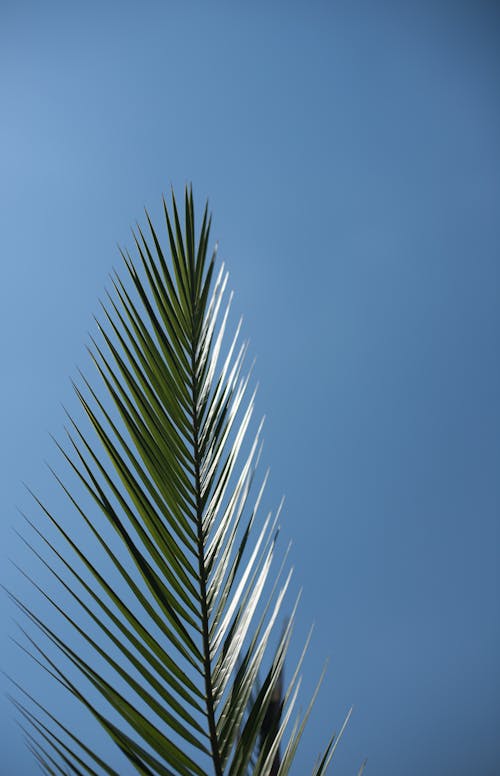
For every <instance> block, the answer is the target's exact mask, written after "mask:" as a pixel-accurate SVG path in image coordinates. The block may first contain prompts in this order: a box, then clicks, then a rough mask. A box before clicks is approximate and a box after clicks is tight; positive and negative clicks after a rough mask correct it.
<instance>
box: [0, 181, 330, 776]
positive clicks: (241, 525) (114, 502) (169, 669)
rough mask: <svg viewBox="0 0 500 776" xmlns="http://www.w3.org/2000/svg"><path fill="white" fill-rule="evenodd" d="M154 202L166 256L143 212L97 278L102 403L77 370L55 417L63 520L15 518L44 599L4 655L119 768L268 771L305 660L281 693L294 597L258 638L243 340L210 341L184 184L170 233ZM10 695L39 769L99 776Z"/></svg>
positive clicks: (253, 452)
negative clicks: (104, 743) (118, 268)
mask: <svg viewBox="0 0 500 776" xmlns="http://www.w3.org/2000/svg"><path fill="white" fill-rule="evenodd" d="M163 204H164V215H165V225H166V238H167V244H168V248H169V257H168V258H167V255H166V252H164V250H163V248H162V246H161V240H160V237H159V235H158V234H157V232H156V230H155V228H154V226H153V224H152V222H151V220H150V218H149V215H147V214H146V217H147V223H148V231H149V234H148V236H146V235H145V233H144V232H143V230H142V229H141V228H140V227H137V230H136V231H135V232H134V233H133V236H134V245H135V251H136V259H135V260H133V259H132V258H131V256H130V254H129V253H128V252H126V251H122V256H123V261H124V265H125V270H126V274H127V276H128V279H124V278H122V277H120V276H119V275H118V274H117V273H115V274H114V275H113V276H112V287H113V288H112V292H111V293H108V294H107V297H106V300H105V301H103V302H102V303H101V308H102V313H101V316H100V317H99V318H98V319H96V323H97V327H98V330H99V340H97V339H95V338H92V341H91V346H90V348H89V353H90V356H91V358H92V361H93V362H94V364H95V367H96V369H97V372H98V374H99V376H100V379H101V383H102V386H103V388H104V397H103V398H101V397H100V396H99V394H98V392H97V391H96V390H95V389H94V388H93V387H92V385H91V383H90V382H89V381H88V380H87V379H86V378H85V377H84V376H83V375H81V382H80V384H79V385H77V384H75V386H74V387H75V392H76V395H77V397H78V400H79V404H80V407H81V410H82V415H83V416H84V417H83V419H82V418H81V417H73V416H71V415H69V414H68V424H67V428H66V434H67V440H66V444H64V445H63V444H61V443H59V442H57V443H56V444H57V446H58V449H59V451H60V453H61V455H62V459H63V461H64V462H65V465H66V470H67V472H68V475H70V476H71V478H72V480H73V483H74V484H73V485H71V484H68V481H67V476H66V477H62V476H61V475H60V474H57V473H56V472H55V471H53V474H54V477H55V479H56V481H57V483H58V487H60V488H61V489H62V492H63V493H64V494H65V497H66V498H67V504H68V509H69V510H71V512H70V514H71V518H69V517H68V515H64V516H60V517H59V516H56V515H55V514H54V513H53V510H51V509H49V507H47V506H46V505H45V504H44V503H43V502H42V500H41V499H39V498H38V497H37V496H34V498H35V501H36V504H37V506H38V508H39V510H40V519H39V521H37V522H35V521H33V520H32V519H30V518H26V520H27V522H28V525H29V526H30V530H32V531H33V533H34V540H33V542H31V541H27V540H25V541H26V543H27V544H28V546H29V547H30V549H31V550H32V552H33V553H34V556H35V557H36V558H37V559H38V562H39V563H40V564H41V567H42V568H44V569H45V572H46V573H47V575H49V578H50V580H51V581H50V585H49V590H50V592H49V590H46V589H45V588H43V587H42V586H40V585H39V584H38V583H37V582H35V580H34V579H31V576H30V575H28V574H26V577H27V578H28V579H30V580H31V583H32V584H33V586H34V588H35V589H36V590H37V591H38V593H39V594H40V595H41V596H42V598H44V599H45V601H46V602H47V605H48V606H49V607H50V608H51V610H52V611H53V613H54V618H53V619H54V620H55V622H56V623H57V624H53V623H52V618H50V622H49V621H47V619H46V618H44V617H42V616H40V615H39V614H38V613H37V611H36V608H34V607H32V606H30V605H28V604H27V603H26V602H23V601H21V600H20V599H19V598H17V597H14V596H13V599H14V600H15V602H16V604H17V605H18V606H19V608H20V610H21V611H22V613H23V615H24V617H25V619H26V620H27V622H28V623H29V627H27V628H24V627H23V628H22V632H23V634H24V642H23V649H25V650H26V651H27V652H28V653H29V654H31V656H32V657H33V659H34V660H35V661H37V662H38V663H39V664H40V665H41V666H43V667H44V668H45V670H46V671H47V672H48V673H49V674H50V675H51V677H52V679H53V680H54V681H56V682H57V683H58V684H59V685H60V686H62V687H63V688H64V690H65V691H66V692H67V693H69V694H70V695H72V696H73V697H74V698H75V699H76V700H77V701H78V702H79V703H80V704H81V705H82V706H83V707H85V708H86V709H87V711H88V712H89V713H90V715H92V716H93V717H94V719H95V720H97V722H98V723H99V725H100V726H102V728H103V729H104V730H105V731H106V733H107V734H109V736H110V737H111V739H112V740H113V741H114V742H115V744H116V745H117V747H118V748H119V749H120V750H121V752H122V755H123V756H124V757H125V759H126V761H128V763H129V765H130V767H131V769H132V770H135V771H138V772H139V773H142V774H159V775H160V776H169V775H170V774H178V775H180V776H193V775H195V774H196V775H197V776H203V774H206V773H209V772H210V773H215V774H216V776H221V774H229V775H230V776H239V775H240V774H247V773H249V772H250V773H255V774H262V776H276V774H279V776H282V775H283V774H286V773H288V772H289V769H290V767H291V764H292V760H293V757H294V755H295V751H296V748H297V745H298V742H299V739H300V737H301V735H302V732H303V729H304V725H305V722H306V720H307V718H308V716H309V713H310V709H311V706H309V707H308V709H307V711H306V714H305V716H304V717H303V718H302V719H301V718H300V717H299V718H298V719H297V720H296V722H295V724H293V725H292V723H291V720H292V714H293V713H294V708H295V703H296V699H297V693H298V689H299V685H300V667H301V665H302V660H303V656H304V653H302V655H301V657H300V660H299V663H298V666H297V668H296V669H295V670H293V671H292V679H291V680H290V682H289V683H288V686H287V687H285V686H284V681H283V676H284V674H283V670H284V664H285V658H286V655H287V649H288V646H289V643H290V638H291V635H292V630H293V624H294V617H295V611H296V603H297V602H296V603H295V605H294V607H293V611H292V614H291V616H290V617H289V618H288V620H287V621H286V626H285V628H284V629H283V632H282V634H281V636H278V637H277V636H276V635H275V631H276V625H277V623H280V622H282V620H283V615H282V610H283V602H284V600H285V595H286V593H287V590H288V588H289V584H290V577H291V572H285V569H284V567H283V566H284V565H285V564H283V566H282V568H281V570H280V572H279V573H278V575H277V576H276V577H275V579H274V582H273V580H272V579H271V577H270V574H271V567H272V563H273V560H274V558H275V555H276V541H277V536H278V532H279V527H278V518H279V509H278V510H277V513H276V514H274V515H273V514H271V513H270V514H268V515H265V516H263V517H262V518H261V517H260V512H259V510H260V508H261V502H262V498H263V492H264V487H265V484H266V480H267V474H266V475H265V476H264V478H263V481H262V483H261V485H260V486H259V487H258V488H257V490H256V494H255V495H252V494H254V490H255V485H254V481H255V477H256V470H257V464H258V462H259V457H260V452H261V435H262V424H260V425H259V426H258V428H257V430H256V431H255V433H254V434H253V437H251V438H249V436H248V435H249V430H250V428H251V421H252V416H253V413H254V401H255V392H254V393H249V391H250V387H249V386H250V374H244V372H243V369H244V361H245V356H246V350H247V346H246V344H245V343H240V326H239V325H238V327H237V328H236V332H235V334H234V336H233V337H232V338H230V339H229V344H226V336H225V335H226V329H227V326H228V322H229V320H230V313H229V310H230V305H231V296H229V298H228V299H227V281H228V275H227V272H226V271H225V269H224V266H223V265H222V266H221V267H220V270H219V271H218V273H216V272H215V261H216V252H215V251H214V252H213V253H212V254H211V255H209V253H208V244H209V235H210V225H211V217H210V216H209V213H208V208H207V207H205V210H204V213H203V216H202V223H201V227H200V229H199V233H198V235H197V234H196V230H195V210H194V203H193V196H192V191H191V190H190V189H187V190H186V193H185V201H184V223H183V224H181V218H180V215H179V211H178V207H177V203H176V200H175V197H174V196H173V195H172V209H171V213H169V210H168V208H167V205H166V203H165V201H164V203H163ZM85 418H86V420H85ZM85 426H88V427H90V430H91V431H90V433H89V432H88V431H86V430H85ZM96 443H97V444H96ZM75 493H78V494H79V495H78V496H77V495H75ZM75 525H77V526H79V527H78V528H76V527H75ZM82 527H83V528H84V529H85V531H86V532H87V534H88V539H86V543H85V544H82V542H81V539H80V537H81V531H82ZM87 542H91V546H92V547H93V550H92V551H90V550H89V549H87V547H88V544H87ZM53 590H56V591H58V592H55V593H54V592H52V591H53ZM33 628H35V631H36V632H37V634H38V635H37V637H36V638H34V637H33ZM67 633H72V634H73V635H74V637H75V640H69V639H68V638H67V635H66V634H67ZM304 651H305V650H304ZM258 676H263V677H264V678H263V680H262V681H261V682H258ZM18 690H19V691H22V692H24V695H25V700H24V702H21V701H20V700H17V699H16V700H15V704H16V707H17V708H18V710H19V713H20V715H21V717H22V720H23V726H25V730H26V736H27V743H28V746H29V747H30V749H31V751H32V752H33V754H34V757H35V758H36V760H37V761H38V763H39V765H40V767H41V768H42V770H43V771H44V772H46V773H55V774H66V773H72V774H74V773H75V774H102V773H104V774H114V773H116V771H115V769H114V767H112V765H111V764H109V763H107V762H105V760H104V758H103V757H101V756H100V755H99V754H98V753H97V751H95V750H94V747H93V746H92V744H91V743H89V742H85V741H84V740H83V739H82V737H81V736H80V735H79V734H77V733H75V731H72V730H70V727H69V726H68V724H67V723H66V722H65V721H64V720H63V718H62V715H61V713H59V714H57V712H54V711H53V710H51V709H50V708H49V706H50V704H45V703H44V704H42V703H41V702H40V701H39V700H36V699H35V698H34V697H32V695H31V694H30V693H28V692H27V691H26V690H21V688H19V687H18ZM313 700H314V699H313ZM311 705H312V702H311ZM335 745H336V742H333V741H332V742H331V743H330V744H329V746H328V747H327V749H326V751H325V754H324V756H323V757H322V759H321V760H320V762H319V763H318V766H317V769H316V770H315V773H318V774H320V773H324V772H325V770H326V767H327V765H328V762H329V761H330V759H331V755H332V754H333V751H334V747H335Z"/></svg>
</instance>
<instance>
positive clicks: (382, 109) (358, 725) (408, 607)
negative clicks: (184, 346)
mask: <svg viewBox="0 0 500 776" xmlns="http://www.w3.org/2000/svg"><path fill="white" fill-rule="evenodd" d="M499 40H500V13H499V12H498V8H497V6H496V4H495V3H488V2H472V1H471V2H469V3H460V2H456V3H451V2H449V3H446V2H441V3H440V2H432V3H424V2H415V3H411V2H402V3H397V2H377V3H374V2H352V1H351V2H348V1H347V0H341V1H338V2H331V3H327V2H308V3H305V2H300V3H299V2H287V3H285V2H282V3H281V2H274V3H264V2H257V3H229V2H227V3H222V2H212V3H202V2H188V3H186V2H163V3H151V2H141V3H131V2H130V3H118V2H116V3H102V4H101V3H78V4H77V3H60V4H58V3H54V2H48V3H38V2H33V3H31V4H30V3H24V2H17V1H16V2H14V0H13V1H12V2H9V0H3V2H2V3H1V7H0V99H1V102H0V106H1V107H0V116H1V118H0V235H1V253H0V257H1V258H0V260H1V268H2V281H1V283H0V316H1V325H0V336H1V354H2V379H1V382H0V396H1V401H0V407H1V410H0V411H1V429H2V445H1V450H2V462H1V467H0V478H1V482H0V485H1V493H2V520H1V539H0V541H1V544H2V546H3V548H4V549H3V551H2V556H3V560H2V581H3V582H4V583H5V584H7V585H10V586H15V585H17V584H18V582H17V580H16V577H15V576H14V574H13V572H12V570H11V568H10V566H9V565H7V560H6V558H7V556H10V557H13V558H18V557H19V548H18V544H17V542H16V541H15V540H14V538H13V535H12V532H11V528H10V527H11V526H12V525H15V526H18V527H19V526H20V521H19V518H18V517H17V515H16V512H15V506H16V505H19V506H21V507H23V508H25V509H28V508H29V504H30V502H29V500H28V499H27V497H26V495H25V492H24V490H23V488H22V485H21V480H26V481H27V482H29V483H30V484H31V485H32V486H34V487H35V488H37V489H40V490H41V491H43V492H45V493H50V492H51V489H52V488H53V485H52V481H51V479H50V475H49V474H48V473H47V471H46V469H45V467H44V464H43V461H44V459H48V460H49V461H51V462H52V463H53V462H55V461H57V456H56V454H55V452H54V448H53V444H52V442H51V441H50V439H49V436H48V432H49V431H50V432H54V433H55V434H56V435H60V434H61V429H62V425H63V422H64V417H63V410H62V409H61V406H60V402H64V403H65V404H68V405H69V406H70V407H71V406H75V400H74V399H73V398H72V394H71V389H70V386H69V380H68V377H69V376H73V377H74V376H75V375H76V365H84V366H86V364H87V359H86V357H85V349H84V345H85V342H86V341H87V333H86V332H87V331H88V330H89V329H90V330H92V327H93V324H92V318H91V316H92V313H94V312H97V308H98V305H97V298H98V297H99V296H101V295H102V290H103V287H104V286H105V285H106V283H107V275H108V272H109V271H110V269H111V267H112V266H113V265H118V264H119V257H118V254H117V250H116V243H117V242H120V243H121V244H128V245H130V244H131V239H130V236H129V226H130V225H131V224H133V223H134V221H135V219H136V218H138V219H139V220H140V219H142V208H143V206H144V205H146V206H147V207H148V208H151V210H152V212H153V214H158V213H159V203H160V197H161V193H162V191H168V189H169V186H170V184H171V183H172V184H173V185H174V187H175V188H176V189H177V190H178V191H179V192H180V191H182V187H183V186H184V184H185V183H186V182H189V181H192V182H193V186H194V190H195V195H196V197H197V199H198V202H200V203H201V202H202V201H203V200H204V198H205V197H206V196H209V197H210V202H211V206H212V210H213V212H214V218H215V221H214V232H213V234H214V237H216V238H218V239H219V240H220V255H221V256H222V257H223V258H224V260H226V262H227V265H228V268H229V270H230V273H231V285H232V287H233V288H234V289H235V292H236V296H235V309H236V310H237V311H240V312H241V313H242V314H243V315H244V320H245V334H246V335H247V336H249V337H250V338H251V352H252V355H255V356H256V357H257V365H256V373H257V375H258V378H259V381H260V386H261V387H260V391H259V399H258V409H259V412H260V413H264V412H265V413H266V415H267V424H266V448H265V454H264V458H265V461H266V463H269V464H270V465H271V470H272V473H271V474H272V476H271V486H270V488H271V489H270V494H271V497H272V498H274V500H275V501H276V502H277V501H278V500H279V498H280V496H281V493H282V492H285V493H286V496H287V501H286V510H285V515H284V519H283V532H284V534H285V541H286V539H287V538H292V539H293V541H294V545H293V549H292V560H293V563H294V565H295V569H296V571H295V576H296V579H297V581H298V582H299V583H301V584H303V586H304V594H303V599H302V604H301V610H300V616H299V621H298V634H299V641H300V640H301V639H302V638H304V637H305V635H306V632H307V628H308V625H309V623H310V622H311V621H312V620H314V622H315V634H314V639H313V643H312V646H311V649H310V653H309V659H308V660H307V662H306V668H305V686H306V689H307V688H310V687H312V684H313V682H314V680H315V677H316V676H317V673H318V671H319V669H320V667H321V665H322V662H323V659H324V657H326V656H330V664H329V670H328V675H327V679H326V681H325V683H324V687H323V690H322V693H321V695H320V697H319V700H318V703H317V706H316V710H315V713H314V715H313V718H312V721H311V724H310V726H309V730H308V733H307V735H306V737H305V739H304V744H303V747H302V750H301V752H300V753H299V755H298V758H297V764H296V770H295V773H296V774H297V776H299V774H300V776H302V774H306V773H308V772H310V770H311V767H310V766H311V763H312V762H313V761H314V759H315V757H316V754H317V752H318V751H319V749H320V748H321V746H322V745H323V743H324V741H325V740H326V739H327V737H328V735H329V732H330V731H331V729H332V728H336V727H338V726H339V725H340V723H341V721H342V719H343V716H344V715H345V713H346V711H347V709H348V707H349V706H350V705H351V704H354V706H355V709H354V714H353V717H352V720H351V723H350V725H349V728H348V730H347V732H346V734H345V738H344V740H343V743H342V745H341V747H340V748H339V750H338V758H337V762H336V767H334V768H332V773H335V774H337V773H338V774H345V775H347V774H354V773H356V770H357V767H358V766H359V764H360V762H361V760H362V759H363V758H364V757H365V756H367V757H368V769H367V771H366V773H367V774H368V775H369V776H396V775H398V776H399V775H400V774H405V776H421V775H422V774H425V776H438V775H439V776H447V774H454V775H455V776H467V774H476V773H477V774H481V775H482V776H494V775H495V774H498V772H499V770H498V769H499V765H498V763H499V758H500V739H499V736H498V730H499V724H500V671H499V657H498V656H499V654H500V623H499V569H500V564H499V560H500V559H499V546H500V544H499V533H500V531H499V525H500V523H499V507H500V474H499V472H500V468H499V467H500V359H499V355H500V350H499V345H500V304H499V301H500V300H499V295H500V255H499V246H500V100H499V93H500V46H499ZM57 498H58V497H57V496H56V495H55V494H54V496H53V500H52V503H54V499H55V502H56V503H57ZM0 612H1V615H2V621H3V622H4V623H5V628H4V632H5V635H4V636H3V637H2V642H1V652H2V655H4V656H5V661H4V662H5V663H6V665H4V668H6V669H7V670H8V671H9V672H11V673H16V671H22V672H23V675H24V672H25V671H26V668H25V663H24V661H21V659H20V657H19V656H18V654H17V652H16V651H15V650H14V649H13V648H12V647H11V645H10V643H9V642H8V634H9V633H12V632H13V626H12V623H11V621H10V619H9V617H10V616H11V613H12V612H11V609H10V608H9V607H8V605H7V603H6V601H5V600H2V602H1V604H0ZM26 675H27V674H26ZM5 686H6V685H5ZM12 716H13V715H12V711H11V708H10V707H9V704H8V703H7V701H5V700H2V701H1V706H0V721H1V725H0V727H1V730H2V736H5V739H4V740H3V741H2V760H3V766H4V767H5V768H6V770H5V773H9V774H13V776H24V774H30V773H32V772H35V768H34V766H32V763H31V760H30V757H29V755H28V754H27V752H26V751H25V749H24V745H23V742H22V738H21V735H20V733H19V732H18V730H17V728H16V726H15V725H14V723H13V722H12Z"/></svg>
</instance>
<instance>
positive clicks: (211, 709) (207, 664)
mask: <svg viewBox="0 0 500 776" xmlns="http://www.w3.org/2000/svg"><path fill="white" fill-rule="evenodd" d="M193 340H195V338H193ZM196 351H197V343H196V342H194V341H193V348H192V351H191V377H192V415H193V432H194V433H193V456H194V470H195V472H194V479H195V502H196V528H197V550H198V570H199V576H200V599H201V629H202V640H203V667H204V675H205V694H206V703H207V717H208V725H209V732H210V745H211V749H212V759H213V765H214V770H215V775H216V776H223V771H222V761H221V755H220V751H219V739H218V736H217V727H216V722H215V705H214V695H213V689H212V663H211V659H210V638H209V622H208V605H207V576H208V575H207V570H206V568H205V542H204V536H203V504H202V498H201V482H200V449H199V418H198V410H197V404H198V381H197V378H196Z"/></svg>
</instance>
